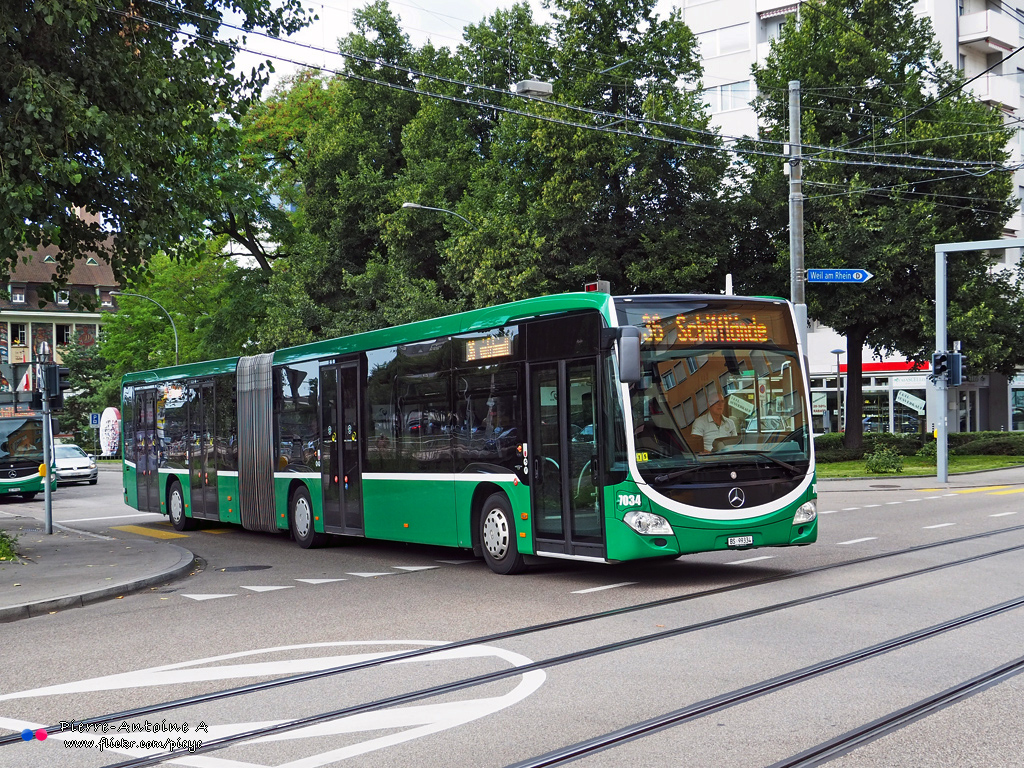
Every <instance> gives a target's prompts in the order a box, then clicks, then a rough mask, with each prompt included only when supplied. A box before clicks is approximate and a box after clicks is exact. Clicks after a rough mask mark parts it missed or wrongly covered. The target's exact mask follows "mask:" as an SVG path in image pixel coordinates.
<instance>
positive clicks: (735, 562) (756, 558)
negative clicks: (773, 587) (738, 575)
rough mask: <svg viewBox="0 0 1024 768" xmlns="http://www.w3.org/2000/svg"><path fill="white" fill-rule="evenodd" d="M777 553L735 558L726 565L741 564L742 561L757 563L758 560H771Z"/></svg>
mask: <svg viewBox="0 0 1024 768" xmlns="http://www.w3.org/2000/svg"><path fill="white" fill-rule="evenodd" d="M773 557H775V555H761V556H760V557H748V558H747V559H746V560H733V561H732V562H729V563H726V565H740V564H741V563H756V562H757V561H758V560H771V559H772V558H773Z"/></svg>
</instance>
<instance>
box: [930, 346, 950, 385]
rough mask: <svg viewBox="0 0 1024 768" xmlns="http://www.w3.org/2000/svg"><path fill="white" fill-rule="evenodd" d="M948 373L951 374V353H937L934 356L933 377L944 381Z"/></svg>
mask: <svg viewBox="0 0 1024 768" xmlns="http://www.w3.org/2000/svg"><path fill="white" fill-rule="evenodd" d="M947 373H949V353H948V352H935V353H934V354H933V355H932V377H933V378H936V379H944V378H946V374H947Z"/></svg>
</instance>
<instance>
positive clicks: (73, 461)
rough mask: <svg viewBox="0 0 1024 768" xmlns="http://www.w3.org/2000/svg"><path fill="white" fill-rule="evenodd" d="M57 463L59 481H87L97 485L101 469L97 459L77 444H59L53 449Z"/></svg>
mask: <svg viewBox="0 0 1024 768" xmlns="http://www.w3.org/2000/svg"><path fill="white" fill-rule="evenodd" d="M53 452H54V458H55V462H56V464H57V482H58V483H85V482H88V483H89V485H96V481H97V480H98V479H99V469H97V467H96V459H95V457H94V456H92V455H91V454H88V453H86V452H85V451H83V450H82V449H81V448H79V447H78V446H77V445H58V446H55V447H54V449H53Z"/></svg>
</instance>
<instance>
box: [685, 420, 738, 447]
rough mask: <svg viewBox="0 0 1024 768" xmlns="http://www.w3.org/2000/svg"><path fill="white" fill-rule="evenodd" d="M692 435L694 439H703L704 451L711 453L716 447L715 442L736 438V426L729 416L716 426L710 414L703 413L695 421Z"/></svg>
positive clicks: (691, 429) (691, 431)
mask: <svg viewBox="0 0 1024 768" xmlns="http://www.w3.org/2000/svg"><path fill="white" fill-rule="evenodd" d="M690 433H691V434H692V435H693V436H694V437H703V438H704V450H705V451H710V450H712V449H713V448H714V447H715V440H717V439H718V438H720V437H736V424H735V422H734V421H733V420H732V419H730V418H729V417H728V416H723V417H722V423H721V424H715V420H714V419H713V418H711V414H710V413H702V414H701V415H700V416H698V417H697V418H696V419H695V420H694V422H693V426H692V427H690Z"/></svg>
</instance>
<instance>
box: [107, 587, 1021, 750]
mask: <svg viewBox="0 0 1024 768" xmlns="http://www.w3.org/2000/svg"><path fill="white" fill-rule="evenodd" d="M1021 607H1024V597H1018V598H1015V599H1013V600H1008V601H1006V602H1004V603H999V604H997V605H993V606H989V607H988V608H982V609H981V610H978V611H973V612H971V613H968V614H964V615H963V616H959V617H957V618H955V619H950V620H949V621H944V622H940V623H939V624H933V625H932V626H930V627H926V628H925V629H922V630H919V631H917V632H910V633H908V634H906V635H902V636H900V637H897V638H893V639H891V640H885V641H883V642H881V643H877V644H875V645H872V646H868V647H867V648H861V649H859V650H856V651H851V652H850V653H847V654H843V655H842V656H836V657H834V658H832V659H828V660H827V661H823V662H820V663H818V664H812V665H810V666H807V667H803V668H802V669H798V670H796V671H794V672H789V673H786V674H784V675H779V676H777V677H773V678H771V679H769V680H765V681H762V682H759V683H754V684H753V685H749V686H746V687H745V688H739V689H737V690H734V691H730V692H728V693H724V694H721V695H720V696H715V697H713V698H710V699H705V700H704V701H700V702H697V703H695V704H691V705H689V706H686V707H682V708H680V709H676V710H673V711H671V712H666V713H665V714H662V715H659V716H657V717H653V718H649V719H647V720H643V721H641V722H637V723H633V724H632V725H628V726H626V727H625V728H619V729H617V730H615V731H611V732H609V733H606V734H603V735H601V736H597V737H594V738H592V739H587V740H585V741H581V742H577V743H575V744H572V745H569V746H566V747H562V748H560V749H556V750H552V751H550V752H546V753H544V754H543V755H538V756H536V757H533V758H529V759H527V760H521V761H519V762H517V763H512V764H511V765H509V766H508V768H546V767H547V766H555V765H563V764H565V763H568V762H572V761H573V760H578V759H580V758H582V757H586V756H588V755H592V754H594V753H596V752H601V751H604V750H607V749H611V748H613V747H615V746H618V745H619V744H623V743H625V742H627V741H634V740H636V739H639V738H643V737H645V736H649V735H651V734H654V733H658V732H661V731H664V730H666V729H668V728H672V727H674V726H676V725H681V724H682V723H686V722H691V721H693V720H697V719H699V718H701V717H705V716H706V715H710V714H713V713H716V712H721V711H722V710H724V709H728V708H730V707H733V706H736V705H737V704H744V703H746V702H749V701H752V700H754V699H757V698H760V697H762V696H766V695H768V694H771V693H775V692H776V691H780V690H782V689H784V688H788V687H790V686H792V685H796V684H798V683H802V682H806V681H808V680H813V679H814V678H817V677H822V676H824V675H826V674H829V673H831V672H836V671H838V670H841V669H843V668H845V667H849V666H851V665H853V664H858V663H860V662H862V661H866V660H868V659H872V658H875V657H878V656H881V655H883V654H886V653H889V652H890V651H895V650H899V649H901V648H906V647H907V646H910V645H913V644H915V643H919V642H921V641H923V640H928V639H931V638H933V637H937V636H939V635H943V634H945V633H947V632H952V631H953V630H956V629H960V628H961V627H964V626H967V625H968V624H973V623H975V622H978V621H983V620H985V619H989V618H992V617H994V616H998V615H1000V614H1002V613H1006V612H1007V611H1012V610H1016V609H1017V608H1021ZM1008 666H1009V667H1010V668H1011V669H1010V670H1003V671H1002V672H1001V673H999V674H996V675H995V679H997V680H1001V679H1005V678H1006V677H1010V676H1012V675H1013V674H1016V673H1018V672H1020V671H1021V667H1022V666H1024V660H1022V659H1018V660H1017V661H1015V662H1012V663H1011V664H1010V665H1008ZM988 684H992V683H991V682H989V683H988ZM983 685H984V684H982V683H979V684H977V685H967V688H966V690H964V691H963V692H961V693H959V694H957V693H949V692H947V693H949V695H950V697H951V701H955V700H957V699H959V698H964V697H966V696H968V695H970V693H971V692H977V690H980V689H981V687H983ZM959 688H960V686H958V689H959ZM950 690H951V691H956V690H957V689H950ZM941 697H942V694H940V695H939V696H937V697H934V698H935V699H936V703H935V704H934V705H929V704H928V703H926V702H930V701H931V700H930V699H929V700H926V701H925V702H919V703H918V704H917V705H914V707H911V708H908V709H910V710H912V711H911V712H908V713H906V714H907V718H909V719H916V717H920V716H923V715H924V714H927V713H928V712H929V711H931V709H933V708H936V707H938V706H943V705H944V704H943V703H942V701H941ZM909 719H908V720H907V721H908V722H909ZM899 722H900V720H899V718H895V717H894V719H893V724H892V726H886V725H885V724H884V723H880V724H878V726H877V727H878V735H883V734H884V733H885V732H887V731H888V730H892V728H894V727H896V724H897V723H899ZM870 733H871V731H870V730H867V731H866V732H865V737H866V736H867V735H869V734H870ZM856 734H857V732H856V731H855V732H852V733H851V734H849V735H848V737H849V742H847V744H848V745H849V746H848V747H847V749H846V751H849V748H852V747H853V746H856V745H857V744H858V743H860V741H863V740H864V739H863V738H861V739H859V740H858V737H857V735H856ZM842 738H843V737H840V739H842ZM875 738H877V736H876V737H875ZM826 744H828V743H826ZM847 744H839V743H837V744H836V745H835V746H836V749H839V748H841V747H843V746H847ZM821 749H822V752H823V754H827V751H828V750H827V747H826V745H822V747H821ZM839 754H840V752H838V751H837V752H836V753H835V754H834V755H832V756H833V757H838V756H839ZM810 757H811V756H808V757H807V759H810ZM830 759H831V758H830ZM818 762H825V761H824V760H818ZM815 764H816V763H815V762H783V763H780V764H777V765H780V766H781V765H784V766H797V765H800V766H805V765H815ZM123 765H124V766H125V768H127V766H128V765H129V764H127V763H126V764H123ZM131 765H134V763H132V764H131ZM118 768H120V766H119V767H118ZM772 768H775V766H773V767H772Z"/></svg>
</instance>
